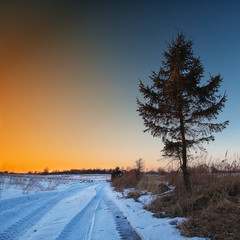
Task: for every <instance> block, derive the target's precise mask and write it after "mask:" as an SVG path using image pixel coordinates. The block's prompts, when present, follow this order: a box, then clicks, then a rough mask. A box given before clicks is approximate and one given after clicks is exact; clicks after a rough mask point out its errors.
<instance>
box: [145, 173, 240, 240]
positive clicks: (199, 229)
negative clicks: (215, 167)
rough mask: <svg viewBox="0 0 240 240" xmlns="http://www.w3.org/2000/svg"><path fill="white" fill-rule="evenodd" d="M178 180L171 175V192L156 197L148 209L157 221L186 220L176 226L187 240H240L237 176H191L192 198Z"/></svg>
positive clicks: (239, 198) (239, 183) (207, 174)
mask: <svg viewBox="0 0 240 240" xmlns="http://www.w3.org/2000/svg"><path fill="white" fill-rule="evenodd" d="M180 176H181V175H180V174H176V173H175V178H172V176H171V175H170V176H169V177H170V181H171V182H172V184H173V185H175V189H174V191H173V192H171V193H170V194H169V195H166V196H160V197H158V198H157V199H155V200H154V201H153V202H152V203H151V205H150V206H148V207H147V209H148V210H151V211H152V212H154V213H155V216H156V217H160V218H161V217H166V216H168V217H187V218H188V221H186V222H183V223H181V224H180V226H179V228H180V229H181V231H182V234H183V235H184V236H187V237H194V236H198V237H205V238H206V237H207V238H211V239H212V240H223V239H224V240H225V239H227V240H230V239H240V232H239V229H240V218H239V216H240V175H236V174H235V175H231V174H226V173H225V174H221V173H218V174H209V173H205V174H198V173H194V174H192V175H191V182H192V193H191V194H189V193H187V192H186V191H185V189H184V186H183V183H182V181H181V178H179V177H180Z"/></svg>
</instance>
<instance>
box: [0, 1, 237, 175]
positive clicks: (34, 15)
mask: <svg viewBox="0 0 240 240" xmlns="http://www.w3.org/2000/svg"><path fill="white" fill-rule="evenodd" d="M239 11H240V3H239V1H231V0H230V1H204V0H203V1H177V0H175V1H171V0H168V1H77V0H76V1H73V0H68V1H61V0H58V1H57V0H55V1H30V0H28V1H27V0H23V1H10V0H8V1H1V3H0V32H1V34H0V169H2V170H10V171H28V170H31V171H34V170H43V169H44V168H45V167H49V168H50V170H54V169H72V168H78V169H81V168H114V167H116V166H117V165H118V166H120V167H122V166H124V167H127V166H130V167H132V166H133V165H134V163H135V160H136V159H138V158H143V159H144V161H145V165H146V168H148V169H149V170H150V169H153V168H157V167H160V166H165V164H166V162H165V163H161V162H159V161H157V160H158V159H160V158H161V152H160V151H161V149H162V147H163V145H162V143H161V139H159V138H153V137H152V136H151V135H150V134H148V133H143V130H144V126H143V121H142V119H141V118H140V117H139V116H138V113H137V112H136V109H137V105H136V96H140V94H139V92H138V79H141V80H143V81H144V82H145V83H147V82H148V81H149V79H148V76H149V75H150V74H151V71H152V70H154V71H158V70H159V68H160V66H161V61H162V60H163V58H162V53H163V51H164V50H166V43H165V41H166V42H170V41H171V39H172V37H174V36H175V35H176V29H175V28H178V29H179V30H182V31H183V32H185V33H186V34H187V36H191V37H192V39H193V40H194V42H195V44H194V46H193V50H194V53H195V56H200V58H201V61H202V63H203V65H204V67H205V74H206V78H207V77H208V73H211V74H212V75H216V74H218V73H220V74H221V75H222V77H223V84H222V92H223V91H224V90H226V92H227V95H228V102H227V104H226V107H225V109H224V111H223V113H222V114H221V115H220V116H219V121H221V120H230V125H229V126H228V128H227V129H225V130H224V131H223V132H222V133H220V134H216V135H215V136H216V140H215V142H213V143H210V144H209V145H207V146H206V148H207V150H208V154H209V156H212V157H213V158H224V154H225V152H226V150H227V149H229V151H228V154H229V156H232V155H233V154H238V153H239V151H240V149H239V145H240V144H239V136H240V130H239V129H240V128H239V120H240V111H239V110H240V108H239V89H240V81H239V63H240V59H239V58H240V57H239V56H240V45H239V42H240V31H239V22H240V14H239Z"/></svg>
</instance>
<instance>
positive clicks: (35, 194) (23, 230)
mask: <svg viewBox="0 0 240 240" xmlns="http://www.w3.org/2000/svg"><path fill="white" fill-rule="evenodd" d="M109 179H110V176H109V175H73V176H71V175H62V176H50V175H48V176H33V175H29V176H26V175H24V176H15V175H14V176H0V196H1V198H0V240H6V239H8V240H11V239H20V240H28V239H33V240H35V239H36V240H40V239H41V240H55V239H56V240H67V239H72V240H74V239H80V240H84V239H89V240H90V239H96V240H111V239H112V240H117V239H153V240H154V239H156V240H159V239H164V240H165V239H167V240H171V239H174V240H175V239H186V238H184V237H183V236H181V235H180V232H179V230H178V229H176V227H175V226H174V225H171V224H170V222H172V221H175V222H178V221H182V219H181V218H175V219H169V218H166V219H157V218H154V217H153V216H152V213H151V212H148V211H146V210H145V209H143V204H142V203H137V202H135V201H134V200H133V199H125V198H122V194H121V193H118V192H115V191H113V189H112V188H111V186H110V183H109V182H107V180H109ZM192 239H200V238H192Z"/></svg>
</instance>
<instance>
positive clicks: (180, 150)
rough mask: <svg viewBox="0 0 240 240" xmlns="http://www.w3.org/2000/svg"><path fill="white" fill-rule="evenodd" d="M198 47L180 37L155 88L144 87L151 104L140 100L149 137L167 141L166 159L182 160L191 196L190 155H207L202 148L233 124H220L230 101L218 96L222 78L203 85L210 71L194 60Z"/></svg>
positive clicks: (157, 76) (170, 48) (153, 79)
mask: <svg viewBox="0 0 240 240" xmlns="http://www.w3.org/2000/svg"><path fill="white" fill-rule="evenodd" d="M192 46H193V41H192V40H191V39H188V40H187V39H186V37H185V35H184V34H183V33H182V32H181V33H178V34H177V36H176V38H175V39H173V40H172V42H171V43H170V44H168V45H167V51H165V52H164V54H163V56H164V61H163V62H162V67H160V71H159V73H158V74H157V73H156V72H154V71H153V72H152V75H151V76H150V80H151V83H152V85H151V86H149V85H144V84H143V82H142V81H140V82H139V90H140V92H141V94H142V96H143V98H144V100H145V102H141V101H140V100H139V99H137V104H138V109H137V111H138V112H139V115H140V116H141V117H142V118H143V120H144V125H145V127H146V129H145V131H144V132H150V133H151V134H152V135H153V136H154V137H161V138H162V141H163V143H164V149H163V150H162V151H163V152H164V156H168V157H174V158H177V159H178V160H179V163H180V167H181V170H182V173H183V180H184V185H185V187H186V189H187V190H188V191H190V190H191V185H190V179H189V173H188V169H187V163H188V157H189V153H190V150H191V149H192V148H195V147H199V148H200V149H203V148H202V143H209V142H210V141H213V140H214V136H213V133H215V132H221V131H222V130H223V129H224V128H225V127H226V126H227V125H228V123H229V122H228V121H225V122H222V123H216V121H214V120H215V119H217V115H218V114H219V113H220V112H221V111H222V109H223V107H224V106H225V102H226V100H227V98H226V93H224V94H223V95H220V94H219V93H218V92H219V87H220V84H221V82H222V78H221V76H220V74H219V75H217V76H215V77H213V76H211V75H210V77H209V80H208V81H207V82H206V83H205V84H203V83H201V80H202V78H203V73H204V68H203V66H202V64H201V61H200V58H199V57H198V58H196V57H194V54H193V50H192Z"/></svg>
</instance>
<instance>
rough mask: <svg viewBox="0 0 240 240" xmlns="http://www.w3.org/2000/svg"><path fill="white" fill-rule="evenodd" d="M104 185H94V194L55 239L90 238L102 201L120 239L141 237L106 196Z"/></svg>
mask: <svg viewBox="0 0 240 240" xmlns="http://www.w3.org/2000/svg"><path fill="white" fill-rule="evenodd" d="M104 186H105V185H104ZM104 186H98V187H96V192H97V193H96V195H95V196H94V197H93V198H92V199H91V201H90V202H89V203H88V204H87V205H86V206H85V207H84V208H83V209H82V210H81V211H80V212H79V213H77V214H76V215H75V217H73V218H72V219H71V221H70V222H69V223H68V224H67V225H66V227H65V228H64V229H63V231H62V232H61V233H60V234H59V236H58V237H57V238H56V240H78V239H81V240H90V239H91V234H92V231H93V229H94V222H95V215H96V211H97V210H98V207H99V205H100V203H101V202H102V201H103V202H104V204H105V205H107V206H108V207H109V209H110V211H111V213H112V215H113V219H114V220H115V226H116V232H118V234H119V237H120V238H121V239H122V240H141V239H142V238H141V237H140V236H139V234H138V233H137V232H136V230H135V229H134V228H133V227H132V226H131V224H130V223H129V222H128V220H127V219H126V218H125V217H124V215H123V214H122V212H121V211H120V210H119V209H118V208H117V206H116V205H115V204H114V203H113V202H112V201H111V200H109V199H108V198H107V197H106V195H105V193H104Z"/></svg>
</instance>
